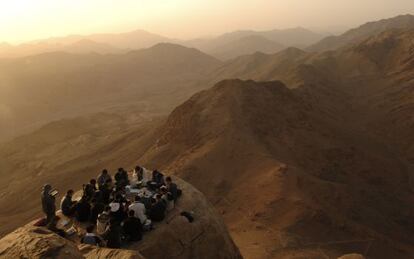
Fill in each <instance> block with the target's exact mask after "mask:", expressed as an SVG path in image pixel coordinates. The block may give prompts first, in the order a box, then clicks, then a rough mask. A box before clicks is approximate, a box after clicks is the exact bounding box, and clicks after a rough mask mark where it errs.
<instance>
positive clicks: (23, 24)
mask: <svg viewBox="0 0 414 259" xmlns="http://www.w3.org/2000/svg"><path fill="white" fill-rule="evenodd" d="M409 12H414V1H411V0H395V1H389V0H366V1H360V0H347V1H345V0H343V1H342V0H338V1H331V0H314V1H305V0H243V1H242V2H241V1H240V0H119V1H109V0H87V1H85V0H83V1H81V0H59V1H51V0H35V1H34V0H13V1H8V0H0V42H3V41H4V42H9V43H13V44H15V43H21V42H24V41H30V40H36V39H42V38H49V37H54V36H66V35H70V34H91V33H101V32H125V31H130V30H135V29H143V30H147V31H150V32H153V33H158V34H162V35H165V36H167V37H173V38H194V37H199V36H203V35H212V34H219V33H223V32H227V31H231V30H238V29H272V28H288V27H296V26H302V27H308V28H309V27H320V28H322V27H328V26H338V25H339V26H342V25H345V26H348V27H351V26H355V25H357V24H360V23H362V22H365V21H369V20H375V19H379V18H386V17H391V16H394V15H398V14H403V13H409Z"/></svg>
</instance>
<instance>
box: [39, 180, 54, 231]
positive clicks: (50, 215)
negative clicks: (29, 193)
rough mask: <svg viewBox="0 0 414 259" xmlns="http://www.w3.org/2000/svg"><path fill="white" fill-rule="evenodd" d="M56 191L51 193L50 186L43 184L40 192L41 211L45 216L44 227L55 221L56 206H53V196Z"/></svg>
mask: <svg viewBox="0 0 414 259" xmlns="http://www.w3.org/2000/svg"><path fill="white" fill-rule="evenodd" d="M56 193H57V191H54V192H53V193H52V186H51V185H50V184H45V185H44V186H43V190H42V195H41V199H42V209H43V213H45V214H46V225H48V224H50V223H51V222H53V220H54V219H55V213H56V204H55V195H56Z"/></svg>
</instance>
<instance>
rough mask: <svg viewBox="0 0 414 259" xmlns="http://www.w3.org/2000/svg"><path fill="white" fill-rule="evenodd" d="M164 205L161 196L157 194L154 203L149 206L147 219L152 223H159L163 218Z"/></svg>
mask: <svg viewBox="0 0 414 259" xmlns="http://www.w3.org/2000/svg"><path fill="white" fill-rule="evenodd" d="M166 208H167V207H166V204H165V202H164V201H163V200H162V198H161V195H160V194H157V196H156V199H155V201H154V203H153V204H152V206H151V209H150V212H149V217H150V219H151V220H152V221H155V222H160V221H162V220H164V218H165V209H166Z"/></svg>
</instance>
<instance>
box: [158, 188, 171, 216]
mask: <svg viewBox="0 0 414 259" xmlns="http://www.w3.org/2000/svg"><path fill="white" fill-rule="evenodd" d="M160 194H161V199H162V200H163V201H164V203H165V206H166V210H167V211H170V210H173V209H174V199H173V197H172V195H171V193H169V192H168V190H167V187H166V186H161V188H160Z"/></svg>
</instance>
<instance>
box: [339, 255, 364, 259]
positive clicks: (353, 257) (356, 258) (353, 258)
mask: <svg viewBox="0 0 414 259" xmlns="http://www.w3.org/2000/svg"><path fill="white" fill-rule="evenodd" d="M338 259H365V256H363V255H361V254H347V255H343V256H341V257H338Z"/></svg>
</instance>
